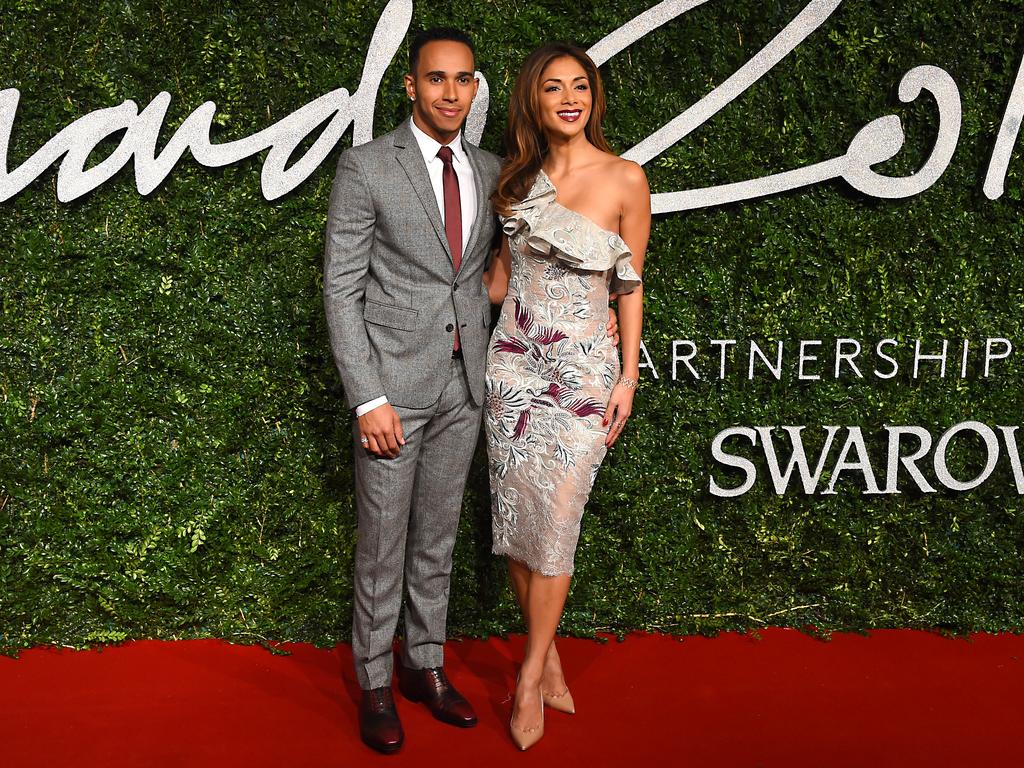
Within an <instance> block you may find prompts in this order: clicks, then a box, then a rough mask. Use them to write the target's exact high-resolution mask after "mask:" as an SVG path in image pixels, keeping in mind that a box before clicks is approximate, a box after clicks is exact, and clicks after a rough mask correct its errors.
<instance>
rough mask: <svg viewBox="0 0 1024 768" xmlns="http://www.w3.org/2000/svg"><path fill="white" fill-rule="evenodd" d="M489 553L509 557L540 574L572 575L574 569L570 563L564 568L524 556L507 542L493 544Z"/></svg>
mask: <svg viewBox="0 0 1024 768" xmlns="http://www.w3.org/2000/svg"><path fill="white" fill-rule="evenodd" d="M491 554H492V555H503V556H505V557H511V558H512V559H513V560H515V561H516V562H519V563H522V564H523V565H525V566H526V567H527V568H529V569H530V570H531V571H533V572H534V573H539V574H540V575H541V576H572V575H573V573H574V572H575V570H576V567H575V565H571V566H570V567H569V569H568V570H566V569H565V568H558V567H555V566H552V565H551V564H550V563H546V562H543V561H541V560H538V559H536V558H533V557H526V556H524V555H523V554H522V553H521V552H519V551H518V550H517V549H516V548H515V547H511V546H508V545H507V544H495V545H493V546H492V547H491Z"/></svg>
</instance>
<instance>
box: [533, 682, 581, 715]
mask: <svg viewBox="0 0 1024 768" xmlns="http://www.w3.org/2000/svg"><path fill="white" fill-rule="evenodd" d="M540 695H541V698H542V699H544V706H545V707H551V708H552V709H553V710H555V711H557V712H565V714H567V715H575V714H576V702H574V701H573V700H572V694H571V693H569V687H568V686H566V688H565V690H564V691H562V692H561V693H548V692H547V691H545V690H543V689H541V692H540Z"/></svg>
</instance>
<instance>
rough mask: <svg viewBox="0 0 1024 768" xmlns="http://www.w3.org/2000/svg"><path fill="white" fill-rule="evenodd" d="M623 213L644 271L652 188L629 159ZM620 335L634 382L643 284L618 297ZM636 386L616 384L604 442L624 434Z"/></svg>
mask: <svg viewBox="0 0 1024 768" xmlns="http://www.w3.org/2000/svg"><path fill="white" fill-rule="evenodd" d="M621 190H622V193H623V196H622V201H623V202H622V213H621V214H620V216H619V235H620V237H622V239H623V240H624V241H625V242H626V245H627V246H628V247H629V251H630V253H632V254H633V258H632V264H633V269H635V270H636V273H637V274H638V275H641V276H642V275H643V266H644V254H645V253H646V252H647V240H648V238H649V237H650V234H651V190H650V187H649V186H648V185H647V176H646V175H645V174H644V171H643V168H641V167H640V166H639V165H637V164H636V163H632V162H630V163H627V164H626V165H625V166H624V167H623V172H622V185H621ZM618 305H619V335H620V336H621V339H622V375H623V377H626V378H629V379H632V380H633V381H634V382H635V381H636V380H637V379H639V378H640V332H641V330H642V329H643V317H644V287H643V285H642V284H641V285H638V286H637V287H636V288H635V289H634V290H633V291H632V292H631V293H626V294H622V295H620V296H619V298H618ZM634 392H635V389H634V387H629V386H624V385H623V384H616V385H615V388H614V389H613V390H612V394H611V397H610V398H609V400H608V407H607V409H606V410H605V421H604V423H605V425H608V424H611V429H609V430H608V437H607V438H606V439H605V445H608V446H611V445H613V444H614V443H615V441H616V440H618V438H619V435H620V434H622V428H623V427H624V426H625V423H626V419H628V418H629V416H630V414H631V413H632V412H633V393H634Z"/></svg>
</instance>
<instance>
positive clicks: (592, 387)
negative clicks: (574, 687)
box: [484, 43, 651, 749]
mask: <svg viewBox="0 0 1024 768" xmlns="http://www.w3.org/2000/svg"><path fill="white" fill-rule="evenodd" d="M604 112H605V100H604V92H603V88H602V85H601V79H600V75H599V74H598V72H597V68H596V67H595V66H594V63H593V61H591V59H590V57H589V56H587V54H586V53H585V52H584V51H582V50H581V49H579V48H576V47H575V46H571V45H565V44H561V43H556V44H551V45H546V46H543V47H542V48H540V49H538V50H537V51H535V52H534V53H532V54H531V55H530V56H529V57H528V58H527V59H526V61H525V62H524V64H523V67H522V69H521V70H520V73H519V78H518V80H517V82H516V84H515V87H514V89H513V93H512V98H511V102H510V104H509V125H508V131H507V134H506V149H507V151H508V157H507V159H506V163H505V166H504V169H503V171H502V174H501V177H500V178H499V180H498V185H497V190H496V191H495V194H494V197H493V201H494V207H495V210H496V211H498V213H499V215H500V216H501V219H502V224H503V230H504V234H505V237H503V238H502V246H501V250H500V252H499V256H498V258H496V259H495V261H494V263H493V264H492V266H491V269H490V271H489V272H488V274H487V276H486V277H485V280H486V281H487V285H488V291H489V293H490V297H491V301H492V302H493V303H500V304H502V308H501V317H500V319H499V321H498V325H497V328H496V329H495V332H494V336H493V337H492V339H491V345H490V348H489V350H488V355H487V368H486V383H487V397H486V402H485V406H484V425H485V432H486V436H487V452H488V461H489V469H490V481H491V497H492V522H493V530H494V547H493V549H494V552H495V553H496V554H503V555H505V556H506V557H507V559H508V567H509V574H510V577H511V581H512V585H513V589H514V591H515V593H516V598H517V600H518V602H519V606H520V609H521V610H522V613H523V617H524V619H525V621H526V625H527V630H528V639H527V645H526V654H525V657H524V659H523V663H522V666H521V668H520V674H519V678H518V681H517V684H516V695H515V703H514V706H513V714H512V720H511V722H510V729H511V733H512V738H513V739H514V740H515V742H516V744H518V745H519V746H520V748H522V749H526V748H527V747H529V746H530V745H532V744H533V743H535V742H536V741H537V740H538V739H539V738H540V737H541V735H542V734H543V723H544V719H543V706H544V705H547V706H548V707H551V708H553V709H557V710H561V711H564V712H574V711H575V704H574V702H573V700H572V696H571V694H570V693H569V689H568V687H567V686H566V684H565V679H564V677H563V675H562V668H561V664H560V662H559V659H558V652H557V651H556V649H555V643H554V638H555V632H556V630H557V628H558V622H559V620H560V619H561V616H562V609H563V607H564V605H565V599H566V596H567V595H568V592H569V581H570V578H571V576H572V572H573V557H574V554H575V550H576V542H577V540H578V538H579V531H580V519H581V517H582V515H583V506H584V504H585V503H586V501H587V498H588V496H589V494H590V490H591V487H592V486H593V483H594V478H595V476H596V475H597V471H598V469H599V468H600V466H601V461H602V460H603V459H604V456H605V454H606V453H607V451H608V448H609V447H610V446H611V445H612V444H614V442H615V441H616V440H617V439H618V437H619V435H620V434H621V433H622V428H623V426H624V425H625V422H626V419H627V418H628V417H629V415H630V412H631V410H632V404H633V393H634V390H635V387H636V383H637V378H638V376H639V356H640V330H641V323H642V317H643V293H642V288H641V282H640V274H639V273H640V271H641V267H642V262H643V256H644V251H645V250H646V248H647V238H648V235H649V233H650V222H651V207H650V191H649V189H648V186H647V179H646V177H645V176H644V172H643V170H642V169H641V168H640V166H639V165H637V164H636V163H633V162H629V161H626V160H622V159H620V158H618V157H616V156H615V155H614V154H613V153H612V152H611V148H610V147H609V146H608V143H607V141H605V138H604V135H603V133H602V130H601V123H602V120H603V118H604ZM609 293H613V294H618V296H619V298H618V311H619V331H620V334H621V340H622V341H621V343H622V363H621V365H620V362H619V356H618V353H617V350H616V348H615V346H614V343H613V342H612V340H611V339H610V338H608V336H607V333H606V332H605V320H606V317H607V306H608V300H609Z"/></svg>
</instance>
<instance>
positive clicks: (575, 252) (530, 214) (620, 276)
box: [501, 170, 642, 294]
mask: <svg viewBox="0 0 1024 768" xmlns="http://www.w3.org/2000/svg"><path fill="white" fill-rule="evenodd" d="M556 195H557V190H556V189H555V185H554V184H552V183H551V179H549V178H548V175H547V174H546V173H544V171H543V170H542V171H540V172H539V173H538V174H537V178H536V180H535V181H534V182H533V186H532V187H531V188H530V191H529V192H527V193H526V197H525V198H524V199H523V200H522V201H520V202H518V203H516V204H515V205H513V206H512V214H511V215H510V216H502V217H501V224H502V230H503V231H504V233H505V234H506V235H508V236H509V238H512V237H515V236H517V235H519V236H522V237H523V238H524V239H525V240H526V244H527V245H528V246H529V247H530V248H531V249H532V250H534V251H536V252H537V253H540V254H543V255H545V256H553V257H555V258H557V259H559V260H561V261H564V262H565V263H566V264H568V265H569V266H571V267H574V268H576V269H586V270H593V271H595V272H604V271H606V270H608V269H611V268H614V269H615V271H614V273H613V274H612V280H611V284H610V285H609V288H608V290H609V291H610V292H611V293H619V294H623V293H632V292H633V291H634V290H635V289H636V287H637V286H638V285H640V284H641V282H642V281H641V280H640V275H638V274H637V273H636V270H635V269H633V264H632V258H633V254H632V253H631V252H630V250H629V247H628V246H627V245H626V243H625V242H624V241H623V239H622V238H621V237H619V236H618V235H617V234H615V233H614V232H609V231H608V230H607V229H604V228H602V227H599V226H597V224H595V223H594V222H593V221H591V220H590V219H588V218H587V217H586V216H584V215H583V214H581V213H577V212H576V211H574V210H571V209H570V208H566V207H565V206H563V205H561V204H560V203H557V202H555V196H556ZM588 229H589V231H588Z"/></svg>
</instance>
